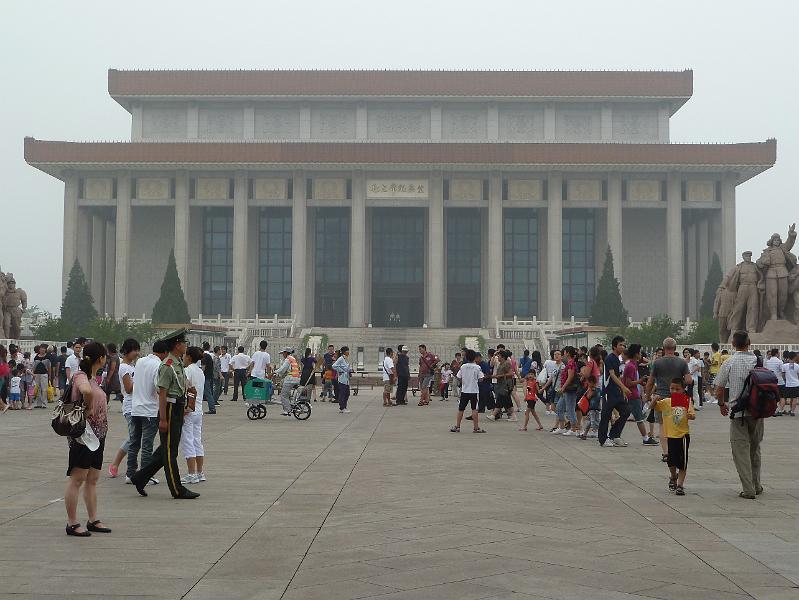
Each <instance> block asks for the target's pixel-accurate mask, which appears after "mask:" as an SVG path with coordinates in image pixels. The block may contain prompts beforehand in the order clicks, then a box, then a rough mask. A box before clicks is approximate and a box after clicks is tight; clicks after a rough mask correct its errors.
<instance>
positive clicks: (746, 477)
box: [0, 330, 799, 537]
mask: <svg viewBox="0 0 799 600" xmlns="http://www.w3.org/2000/svg"><path fill="white" fill-rule="evenodd" d="M733 345H734V352H733V353H732V354H730V353H729V352H728V351H726V350H719V346H718V344H713V345H712V351H711V352H705V353H704V354H702V353H701V352H700V351H698V350H695V349H691V348H686V349H684V350H683V352H682V355H681V356H680V355H679V354H678V353H677V344H676V342H675V340H674V339H672V338H667V339H666V340H664V342H663V346H662V347H661V348H658V349H656V350H655V351H654V353H653V355H652V356H651V357H650V356H648V355H647V353H646V352H644V351H642V348H641V346H640V345H639V344H630V345H629V346H628V345H627V343H626V341H625V340H624V338H622V337H620V336H617V337H614V338H613V340H612V341H611V344H610V348H609V349H606V348H605V347H604V346H603V345H601V344H598V345H596V346H594V347H592V348H586V347H582V348H575V347H571V346H567V347H565V348H562V349H560V350H553V351H552V352H550V355H549V357H548V358H547V359H546V360H542V357H541V355H540V353H539V352H537V351H534V352H532V353H531V352H530V351H529V350H525V351H524V353H523V355H522V356H521V357H519V358H518V359H517V357H515V356H514V355H513V353H512V352H511V351H510V350H508V349H507V348H505V347H504V346H503V345H502V344H498V345H497V347H496V348H490V349H488V351H487V353H486V356H483V355H482V353H481V352H478V351H476V350H473V349H468V348H463V349H461V351H460V352H456V353H455V355H454V358H453V359H452V360H450V361H442V360H441V358H440V357H438V356H437V355H435V354H434V353H433V352H431V351H429V350H428V349H427V347H426V346H425V345H424V344H421V345H419V359H418V380H416V383H417V385H418V391H419V393H420V400H419V402H418V405H419V406H428V405H429V404H430V402H431V396H432V395H433V394H434V393H436V394H438V395H439V399H440V401H442V402H444V401H448V400H449V398H450V396H452V397H453V398H455V399H457V401H458V409H457V413H456V417H455V425H454V426H452V427H451V428H450V431H451V432H452V433H459V432H460V431H461V427H462V425H463V421H464V420H465V421H472V431H473V432H474V433H486V430H485V429H484V428H483V427H481V425H480V423H481V421H485V420H491V421H497V422H499V421H502V420H507V421H510V422H517V423H519V426H518V429H519V431H522V432H525V431H528V426H529V425H530V421H531V420H532V421H534V423H535V430H536V431H543V430H544V429H545V426H544V423H543V422H542V420H541V417H542V416H550V417H552V419H553V420H552V423H551V425H550V426H549V427H548V430H549V432H550V433H551V434H552V435H558V436H563V437H573V438H575V439H580V440H587V439H592V438H593V439H597V441H598V443H599V445H600V446H601V447H602V448H622V447H627V446H628V443H627V442H626V441H625V440H624V439H623V438H622V432H623V430H624V428H625V426H626V424H627V422H628V420H630V421H632V422H634V423H635V426H636V428H637V430H638V433H639V434H640V436H641V443H642V445H643V446H660V448H661V452H662V454H661V459H662V461H663V462H664V463H666V465H667V467H668V470H669V489H671V490H672V491H674V493H675V494H677V495H684V494H685V490H684V484H685V477H686V472H687V467H688V451H689V447H690V428H689V421H690V420H692V419H695V418H696V413H697V412H698V411H701V410H702V408H703V407H704V406H706V405H708V404H717V405H718V406H719V410H720V412H721V414H723V415H725V416H726V415H729V414H730V411H732V416H733V417H734V418H733V419H732V420H731V425H730V442H731V448H732V454H733V460H734V463H735V466H736V468H737V470H738V473H739V476H740V479H741V483H742V487H743V490H742V491H741V492H740V495H741V497H744V498H754V497H756V496H757V495H758V494H760V493H762V491H763V488H762V485H761V483H760V450H759V445H760V441H761V439H762V436H763V419H762V418H757V417H756V416H753V415H752V414H751V413H750V412H748V411H747V410H746V409H745V408H746V407H740V406H739V407H737V408H736V404H737V403H741V402H743V400H742V398H741V394H742V391H743V390H744V387H745V385H746V381H747V377H748V376H749V374H750V371H751V370H752V369H753V368H755V367H758V366H759V367H763V368H765V369H768V370H769V371H771V372H772V373H773V375H774V378H775V380H776V381H777V382H778V390H779V403H778V406H777V409H776V412H775V414H774V416H795V411H796V403H797V399H799V354H798V353H796V352H790V351H786V352H784V353H781V352H780V351H779V350H778V349H773V350H771V351H770V352H769V353H768V356H767V357H763V356H761V354H760V352H759V351H757V350H755V351H754V352H752V351H750V349H749V347H750V343H749V338H748V335H747V333H746V332H745V331H739V332H736V333H735V334H734V335H733ZM140 353H141V345H140V344H139V342H138V341H137V340H135V339H127V340H125V341H124V342H123V343H122V345H121V347H119V349H118V348H117V346H116V344H114V343H108V344H105V345H104V344H101V343H99V342H97V341H87V340H86V339H85V338H78V339H76V340H75V341H74V342H71V343H69V344H66V345H64V346H63V347H61V348H60V349H59V351H58V352H57V351H56V348H54V347H53V346H48V345H46V344H40V345H39V346H37V347H35V348H34V351H33V352H32V353H27V352H21V351H20V349H19V348H18V347H16V346H14V345H11V346H10V347H9V348H8V349H6V348H5V347H3V346H2V345H0V410H2V412H6V411H8V410H34V409H37V408H47V405H48V401H51V402H52V401H54V400H56V399H58V398H59V397H61V396H64V395H66V394H69V397H68V398H67V397H64V400H65V401H67V400H70V401H72V402H79V401H80V402H82V404H83V406H84V410H85V419H86V423H87V428H86V432H87V433H84V434H82V435H81V437H80V438H68V448H69V455H68V468H67V477H68V481H67V486H66V490H65V494H64V502H65V507H66V513H67V527H66V532H67V534H68V535H71V536H81V537H87V536H89V535H91V534H92V533H93V532H94V533H110V531H111V530H110V528H109V527H107V526H106V525H105V524H104V523H103V522H102V520H101V519H100V518H99V516H98V507H97V496H96V485H97V482H98V479H99V475H100V472H101V469H102V463H103V453H104V448H105V442H106V437H107V435H108V406H109V405H110V401H111V400H112V399H116V400H119V402H120V410H121V412H122V415H123V416H124V418H125V421H126V423H127V432H126V434H125V435H124V436H121V437H122V439H121V445H120V447H119V449H118V450H117V452H116V454H115V456H114V459H113V461H112V462H111V463H110V464H109V465H108V474H109V476H110V477H111V478H117V477H118V476H119V475H120V467H121V465H122V463H123V461H126V466H125V474H124V480H125V483H128V484H131V485H133V486H134V487H135V488H136V490H137V491H138V492H139V493H140V494H141V495H142V496H147V495H148V493H147V491H146V489H145V488H146V487H147V486H151V485H156V484H158V483H159V480H158V479H157V478H156V475H157V474H158V472H159V471H160V470H161V469H162V468H163V469H164V471H165V477H166V481H167V487H168V488H169V491H170V493H171V494H172V496H173V497H174V498H179V499H192V498H196V497H198V496H199V494H198V493H196V492H194V491H192V490H191V489H189V487H187V486H191V485H193V484H199V483H201V482H204V481H206V480H207V477H206V474H205V470H204V468H205V451H204V446H203V417H204V415H214V414H216V413H217V407H218V406H220V405H221V404H222V403H223V402H224V401H225V400H224V398H223V396H227V395H228V394H229V384H230V381H231V379H232V382H233V396H232V398H231V402H237V401H238V397H239V392H240V391H241V393H242V396H243V395H244V390H245V386H246V383H247V382H248V381H249V380H250V379H251V378H273V379H274V378H281V379H282V380H283V384H284V385H283V386H282V391H281V396H280V400H281V404H282V408H283V412H282V413H281V414H282V415H283V416H289V415H291V411H290V408H291V406H290V394H291V390H292V388H294V387H295V386H301V387H304V388H305V393H306V394H308V397H309V398H312V399H313V400H314V401H316V400H317V393H316V387H317V383H318V382H317V376H319V377H320V378H321V382H322V388H321V392H320V394H319V399H320V400H323V401H324V400H328V401H330V402H337V403H338V409H339V413H340V414H346V413H349V412H350V411H349V409H348V401H349V397H350V377H351V376H352V375H353V373H354V369H353V367H352V366H351V363H350V361H349V354H350V353H349V348H347V347H346V346H344V347H341V348H339V349H338V350H336V349H335V347H334V346H333V345H332V344H331V345H329V346H328V347H327V349H326V352H325V353H324V354H322V355H314V354H313V353H312V351H311V350H310V349H306V351H305V353H304V356H302V357H301V358H299V359H297V358H296V357H295V356H294V349H293V348H290V347H284V348H283V349H282V350H281V351H280V354H281V360H280V361H278V363H279V364H275V365H273V363H272V358H271V355H270V354H269V352H268V343H267V342H266V341H265V340H264V341H261V342H260V344H259V349H258V350H257V351H256V352H254V353H253V355H252V356H250V355H248V354H247V353H246V352H245V348H244V347H242V346H240V347H238V349H237V352H236V354H235V355H231V354H230V353H229V352H228V350H227V348H226V347H225V346H219V347H213V348H212V347H211V345H210V344H209V343H207V342H205V343H203V344H202V347H194V346H189V345H188V343H187V341H186V338H185V330H179V331H177V332H173V333H172V334H169V335H168V336H166V337H164V338H162V339H160V340H157V341H156V342H155V343H154V344H153V345H152V350H151V352H150V353H149V354H148V355H146V356H140ZM380 371H381V372H380V376H381V378H382V382H383V405H384V406H386V407H388V406H397V405H407V404H408V399H407V393H408V390H409V388H410V387H411V384H412V377H411V365H410V359H409V349H408V347H407V346H404V345H400V346H398V347H397V350H396V352H395V351H394V349H393V348H386V349H385V351H384V356H383V359H382V363H381V368H380ZM204 402H205V404H207V407H208V408H207V410H205V411H204V409H203V403H204ZM539 403H540V406H541V407H542V414H541V415H539V413H538V411H537V410H536V407H537V406H538V405H539ZM467 408H468V409H469V413H468V414H467ZM522 413H523V420H522V421H520V419H519V415H520V414H522ZM656 429H657V432H656ZM156 433H158V434H159V436H160V445H159V447H158V448H156V449H154V448H153V447H154V441H155V436H156ZM179 453H182V454H183V457H184V459H185V461H186V473H185V475H183V476H181V475H180V469H179V467H178V456H179ZM81 492H82V493H83V497H84V500H85V503H86V509H87V512H88V521H87V523H86V525H85V527H84V526H83V525H81V523H80V522H79V521H78V519H77V505H78V498H79V497H80V495H81Z"/></svg>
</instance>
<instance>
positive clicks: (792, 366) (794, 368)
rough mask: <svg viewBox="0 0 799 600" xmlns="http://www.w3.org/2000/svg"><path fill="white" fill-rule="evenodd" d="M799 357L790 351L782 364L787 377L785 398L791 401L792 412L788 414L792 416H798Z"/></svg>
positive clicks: (783, 372)
mask: <svg viewBox="0 0 799 600" xmlns="http://www.w3.org/2000/svg"><path fill="white" fill-rule="evenodd" d="M798 358H799V354H797V353H796V352H789V353H788V360H787V361H786V362H785V364H784V365H782V374H783V375H784V377H785V399H786V400H789V401H790V402H791V412H789V413H788V414H789V415H790V416H792V417H795V416H796V400H797V398H799V364H797V362H796V361H797V359H798ZM783 405H784V404H783ZM784 413H785V411H784V409H783V414H784Z"/></svg>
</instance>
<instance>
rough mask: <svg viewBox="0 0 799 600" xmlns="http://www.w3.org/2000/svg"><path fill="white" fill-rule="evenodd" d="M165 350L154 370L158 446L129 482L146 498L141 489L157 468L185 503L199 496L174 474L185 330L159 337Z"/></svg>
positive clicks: (183, 381) (181, 412)
mask: <svg viewBox="0 0 799 600" xmlns="http://www.w3.org/2000/svg"><path fill="white" fill-rule="evenodd" d="M162 341H163V342H164V343H166V345H167V348H168V350H169V354H167V356H166V358H165V359H164V360H163V361H162V362H161V366H160V367H159V369H158V379H157V381H156V385H157V386H158V407H159V408H158V431H159V433H160V437H161V445H160V446H159V447H158V449H157V450H156V451H155V452H153V456H152V459H151V460H150V462H149V463H147V464H146V465H144V466H143V467H142V468H141V469H139V470H138V471H137V472H136V473H135V474H134V475H133V477H131V481H132V482H133V484H134V485H135V486H136V490H137V491H138V492H139V493H140V494H141V495H142V496H146V495H147V492H146V491H145V489H144V486H146V485H147V482H148V481H150V478H151V477H153V476H154V475H155V474H156V473H157V472H158V471H160V470H161V468H162V467H163V468H164V471H165V473H166V483H167V485H168V486H169V491H170V492H171V493H172V497H173V498H176V499H183V500H188V499H191V498H197V497H198V496H199V495H200V494H198V493H197V492H192V491H191V490H189V489H187V488H185V487H183V485H182V484H181V483H180V473H179V472H178V460H177V459H178V449H179V447H180V434H181V431H182V430H183V415H184V413H185V409H186V386H187V382H186V376H185V375H184V373H183V361H182V360H181V357H182V356H183V353H184V352H186V346H187V341H186V330H185V329H178V330H177V331H173V332H172V333H170V334H169V335H167V336H165V337H164V338H162Z"/></svg>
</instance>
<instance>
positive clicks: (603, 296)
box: [588, 246, 629, 327]
mask: <svg viewBox="0 0 799 600" xmlns="http://www.w3.org/2000/svg"><path fill="white" fill-rule="evenodd" d="M588 322H589V323H590V324H591V325H604V326H607V327H626V326H627V325H628V324H629V322H628V319H627V309H626V308H624V304H622V301H621V292H620V291H619V281H618V279H616V277H615V276H614V275H613V253H612V252H611V251H610V246H608V250H607V252H606V253H605V266H604V267H603V268H602V276H601V277H600V278H599V284H598V285H597V289H596V297H595V298H594V305H593V307H591V318H590V319H589V321H588Z"/></svg>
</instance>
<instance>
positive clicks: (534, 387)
mask: <svg viewBox="0 0 799 600" xmlns="http://www.w3.org/2000/svg"><path fill="white" fill-rule="evenodd" d="M524 382H525V389H526V390H527V392H526V393H525V395H524V401H525V402H526V403H527V408H526V409H525V411H524V425H522V426H521V427H519V431H527V425H528V423H529V422H530V416H531V415H532V417H533V418H534V419H535V422H536V424H537V425H538V427H536V428H535V430H536V431H541V430H542V429H543V428H544V426H543V425H541V419H539V418H538V413H536V412H535V403H536V401H537V400H538V381H536V378H535V372H534V371H531V370H529V369H528V371H527V375H526V376H525V378H524Z"/></svg>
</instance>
